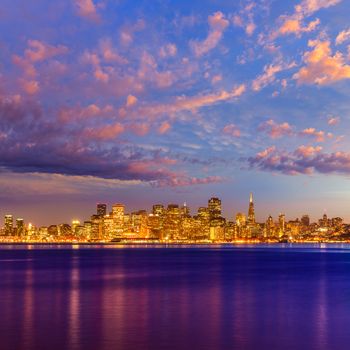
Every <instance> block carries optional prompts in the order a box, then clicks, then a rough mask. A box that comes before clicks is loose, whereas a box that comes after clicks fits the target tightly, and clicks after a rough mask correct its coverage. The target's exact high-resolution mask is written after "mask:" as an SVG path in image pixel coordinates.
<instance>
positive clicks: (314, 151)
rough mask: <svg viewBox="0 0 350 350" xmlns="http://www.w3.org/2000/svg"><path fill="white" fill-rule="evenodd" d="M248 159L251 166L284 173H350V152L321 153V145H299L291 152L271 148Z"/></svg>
mask: <svg viewBox="0 0 350 350" xmlns="http://www.w3.org/2000/svg"><path fill="white" fill-rule="evenodd" d="M261 153H262V152H260V153H258V154H256V155H255V156H254V157H250V158H249V159H248V163H249V164H250V166H251V167H252V168H256V169H260V170H264V171H272V172H280V173H282V174H286V175H298V174H313V173H315V172H317V173H321V174H330V173H338V174H346V175H349V174H350V154H349V153H347V152H334V153H323V152H322V148H321V147H313V146H300V147H298V148H297V149H296V150H295V151H293V152H286V151H283V150H277V149H276V148H273V149H271V150H270V151H269V152H265V153H264V156H261Z"/></svg>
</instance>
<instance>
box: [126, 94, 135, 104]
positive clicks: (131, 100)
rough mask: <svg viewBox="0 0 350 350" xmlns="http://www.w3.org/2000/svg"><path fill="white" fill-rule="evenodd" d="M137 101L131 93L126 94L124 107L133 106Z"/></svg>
mask: <svg viewBox="0 0 350 350" xmlns="http://www.w3.org/2000/svg"><path fill="white" fill-rule="evenodd" d="M136 103H137V97H135V96H133V95H128V97H127V98H126V107H131V106H134V105H135V104H136Z"/></svg>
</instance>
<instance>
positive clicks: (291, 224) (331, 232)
mask: <svg viewBox="0 0 350 350" xmlns="http://www.w3.org/2000/svg"><path fill="white" fill-rule="evenodd" d="M0 233H1V235H0V241H1V242H30V243H35V242H38V243H45V242H47V243H55V242H57V243H133V244H134V243H176V244H179V243H185V244H191V243H193V244H198V243H206V244H207V243H235V244H241V243H260V242H264V243H281V242H285V243H287V242H293V243H297V242H300V243H303V242H350V225H348V224H345V223H344V222H343V219H342V218H340V217H335V218H328V217H327V215H326V214H324V215H323V216H322V218H321V219H319V220H318V222H313V223H311V222H310V217H309V215H306V214H305V215H303V216H302V217H301V219H299V218H297V219H295V220H289V221H286V217H285V214H280V215H279V216H278V218H276V219H274V218H273V217H272V216H271V215H270V216H269V217H268V218H267V219H266V221H265V222H260V223H259V222H257V221H256V218H255V207H254V200H253V194H252V193H251V194H250V197H249V204H248V211H247V215H246V214H244V213H237V214H236V216H235V218H232V220H230V219H226V218H224V217H223V215H222V207H221V200H220V199H219V198H216V197H212V198H210V199H209V200H208V205H207V206H206V207H199V208H198V209H197V212H196V213H194V214H192V215H191V213H190V208H189V207H188V206H187V204H186V203H184V204H183V205H182V206H180V205H178V204H168V205H167V206H164V205H163V204H154V205H153V207H152V211H151V212H150V213H148V212H147V211H146V210H138V211H135V212H131V213H127V212H126V211H125V205H124V204H122V203H116V204H114V205H112V208H111V211H110V212H107V205H106V204H104V203H98V204H97V207H96V213H95V214H92V215H91V216H90V218H89V219H88V220H85V221H84V222H80V221H79V220H77V219H74V220H72V222H71V224H70V225H69V224H66V223H62V224H59V225H55V224H53V225H50V226H42V227H36V226H35V225H33V224H32V223H28V224H27V225H25V222H24V220H23V219H22V218H17V219H16V225H14V219H13V215H11V214H6V215H5V218H4V227H3V228H1V231H0Z"/></svg>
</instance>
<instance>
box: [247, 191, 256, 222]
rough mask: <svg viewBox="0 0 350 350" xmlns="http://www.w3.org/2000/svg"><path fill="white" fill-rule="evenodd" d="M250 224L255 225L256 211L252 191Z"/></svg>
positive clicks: (249, 211) (249, 212)
mask: <svg viewBox="0 0 350 350" xmlns="http://www.w3.org/2000/svg"><path fill="white" fill-rule="evenodd" d="M248 225H255V212H254V202H253V193H251V194H250V197H249V209H248Z"/></svg>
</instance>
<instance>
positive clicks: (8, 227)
mask: <svg viewBox="0 0 350 350" xmlns="http://www.w3.org/2000/svg"><path fill="white" fill-rule="evenodd" d="M12 234H13V216H12V215H10V214H8V215H5V235H6V236H11V235H12Z"/></svg>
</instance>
